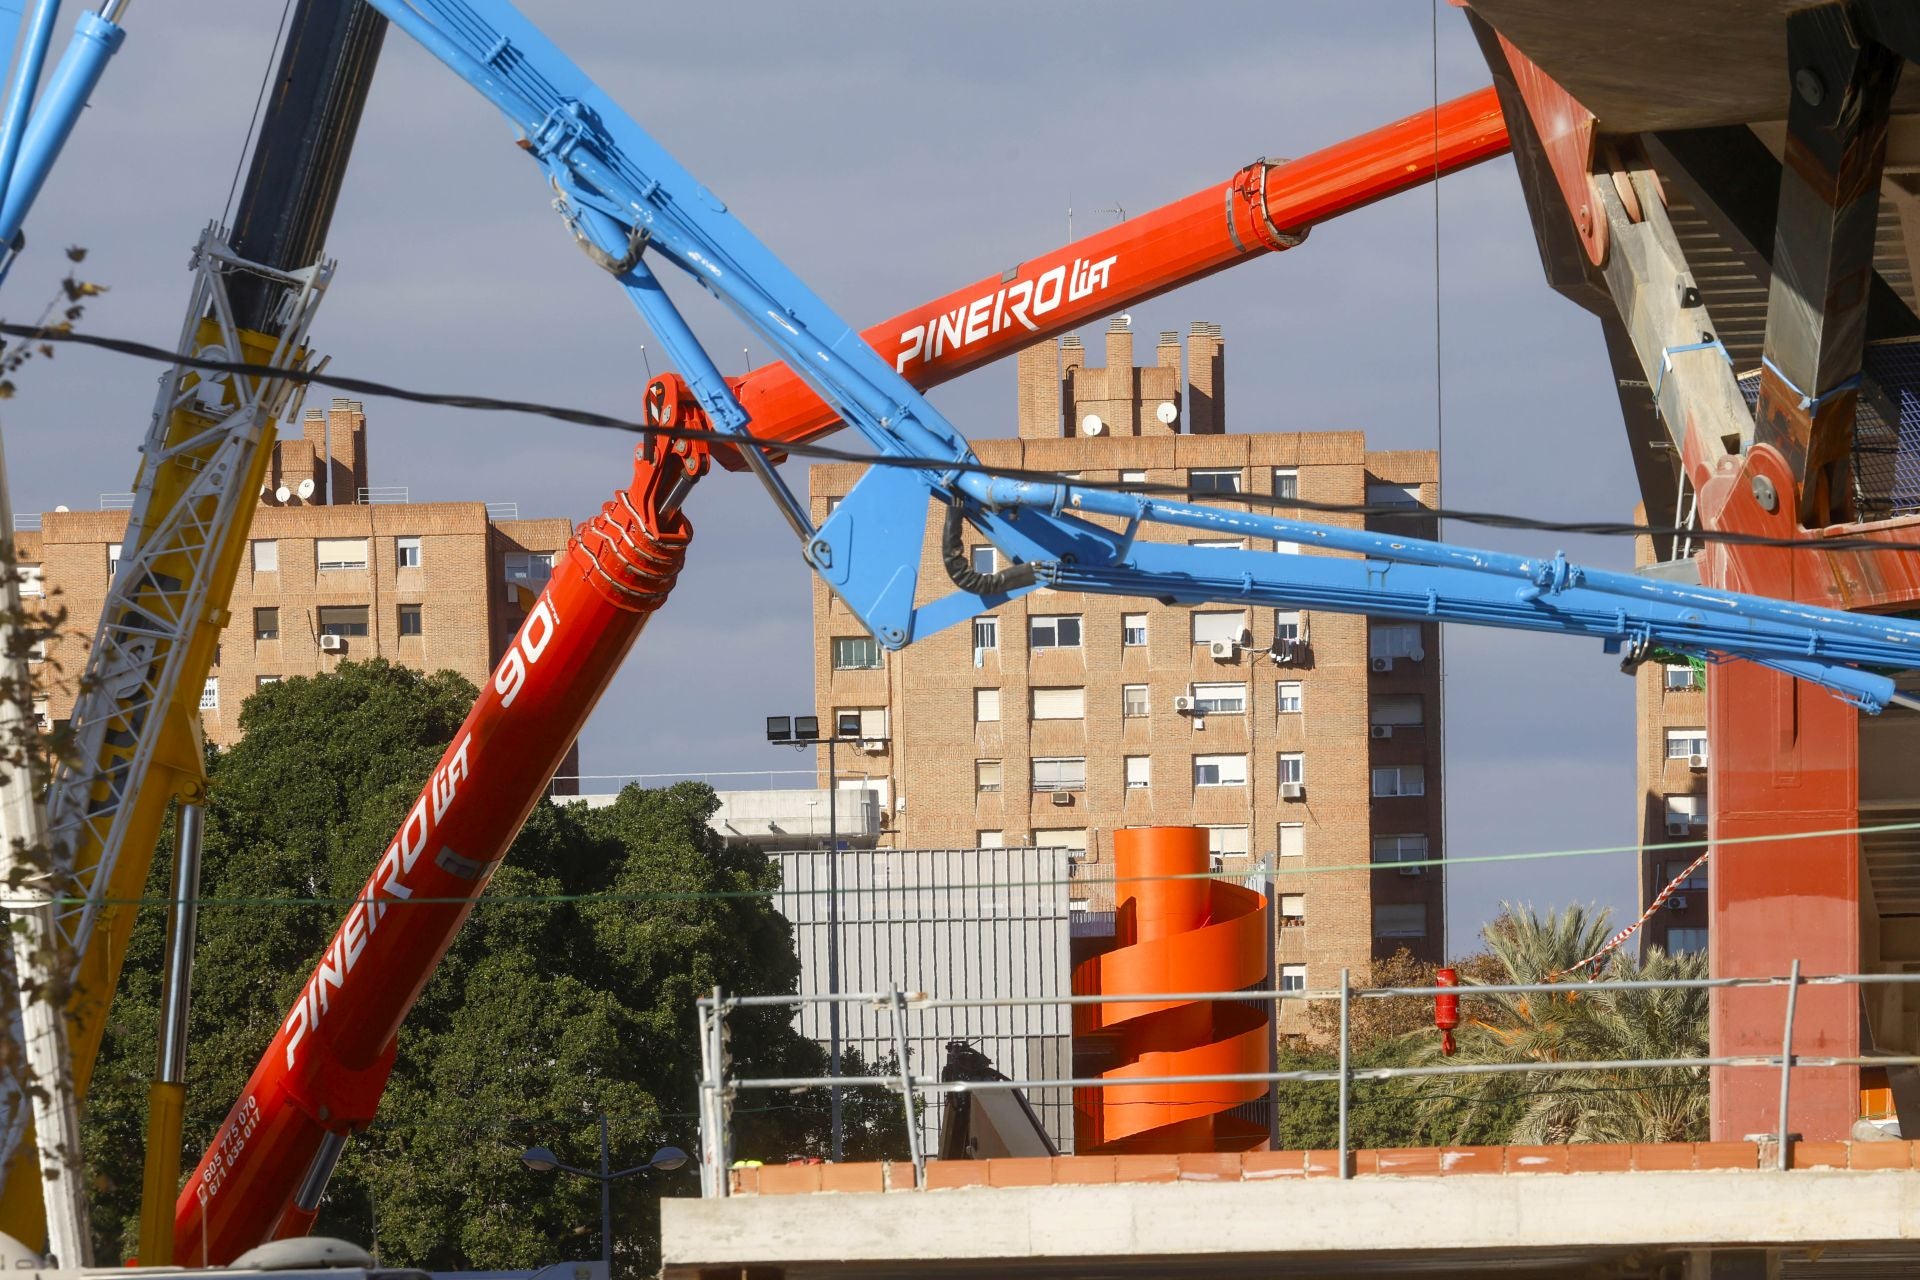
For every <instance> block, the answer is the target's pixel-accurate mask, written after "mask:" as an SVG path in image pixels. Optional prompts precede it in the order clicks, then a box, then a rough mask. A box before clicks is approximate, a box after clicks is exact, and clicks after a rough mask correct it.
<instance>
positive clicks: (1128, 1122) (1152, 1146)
mask: <svg viewBox="0 0 1920 1280" xmlns="http://www.w3.org/2000/svg"><path fill="white" fill-rule="evenodd" d="M1113 843H1114V864H1115V865H1114V872H1115V877H1116V883H1115V886H1114V896H1115V899H1116V910H1115V912H1114V940H1115V944H1116V945H1115V946H1114V948H1113V949H1112V950H1110V951H1107V952H1104V953H1103V954H1101V955H1097V956H1094V957H1093V958H1092V959H1089V960H1087V961H1085V962H1083V963H1081V964H1080V965H1078V966H1076V967H1075V969H1074V971H1073V991H1074V994H1075V995H1129V996H1138V995H1155V994H1169V995H1171V994H1175V993H1180V992H1199V991H1238V990H1241V989H1243V988H1248V987H1253V986H1255V985H1257V984H1259V983H1261V982H1263V981H1264V980H1265V978H1266V977H1267V935H1266V930H1267V900H1266V897H1265V895H1263V894H1259V893H1256V892H1254V891H1253V890H1251V889H1243V888H1241V887H1240V886H1238V885H1234V884H1228V883H1226V882H1225V881H1222V880H1216V879H1213V878H1212V877H1210V876H1208V875H1207V874H1206V872H1207V869H1208V858H1207V832H1206V829H1205V828H1203V827H1135V828H1130V829H1126V830H1121V831H1116V832H1115V833H1114V838H1113ZM1181 877H1186V878H1181ZM1269 1009H1270V1006H1268V1005H1265V1004H1260V1005H1252V1004H1235V1003H1229V1002H1226V1001H1180V1000H1175V1001H1168V1002H1165V1003H1159V1002H1154V1001H1139V1002H1132V1003H1116V1004H1086V1005H1077V1006H1075V1008H1074V1039H1075V1049H1076V1058H1080V1057H1082V1056H1083V1055H1084V1056H1087V1057H1097V1058H1098V1059H1099V1060H1100V1061H1101V1062H1102V1063H1103V1064H1104V1065H1103V1066H1102V1067H1101V1069H1100V1075H1101V1077H1102V1078H1103V1079H1106V1080H1114V1081H1124V1080H1126V1079H1128V1078H1129V1077H1140V1076H1184V1075H1234V1074H1239V1073H1244V1072H1264V1071H1269V1070H1271V1069H1272V1065H1271V1064H1272V1054H1273V1034H1272V1030H1271V1027H1270V1023H1269ZM1266 1091H1267V1086H1266V1085H1265V1084H1262V1083H1260V1082H1258V1081H1253V1082H1246V1083H1238V1084H1143V1085H1125V1084H1118V1085H1114V1084H1110V1085H1107V1086H1105V1087H1104V1088H1099V1089H1092V1088H1087V1089H1077V1090H1075V1091H1074V1149H1075V1151H1076V1152H1078V1153H1080V1154H1083V1155H1092V1154H1099V1153H1108V1154H1111V1153H1118V1152H1177V1151H1243V1150H1247V1149H1249V1148H1252V1147H1255V1146H1258V1145H1261V1144H1262V1143H1264V1142H1265V1140H1266V1133H1265V1131H1264V1130H1263V1129H1261V1128H1259V1127H1257V1126H1255V1125H1252V1124H1249V1123H1247V1122H1246V1121H1244V1120H1241V1119H1239V1118H1237V1117H1235V1116H1232V1115H1230V1114H1228V1113H1229V1112H1231V1111H1232V1110H1233V1109H1234V1108H1235V1107H1238V1106H1240V1105H1241V1104H1242V1103H1246V1102H1251V1101H1253V1100H1255V1099H1257V1098H1260V1097H1262V1096H1263V1095H1264V1094H1265V1093H1266Z"/></svg>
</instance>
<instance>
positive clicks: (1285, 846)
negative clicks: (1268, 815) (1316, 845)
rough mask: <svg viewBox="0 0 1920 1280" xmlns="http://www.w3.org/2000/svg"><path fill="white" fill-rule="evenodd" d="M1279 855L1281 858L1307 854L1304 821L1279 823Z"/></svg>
mask: <svg viewBox="0 0 1920 1280" xmlns="http://www.w3.org/2000/svg"><path fill="white" fill-rule="evenodd" d="M1280 856H1281V857H1283V858H1304V857H1306V856H1307V826H1306V824H1305V823H1304V822H1283V823H1281V824H1280Z"/></svg>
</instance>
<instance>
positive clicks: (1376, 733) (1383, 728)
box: [1367, 724, 1393, 738]
mask: <svg viewBox="0 0 1920 1280" xmlns="http://www.w3.org/2000/svg"><path fill="white" fill-rule="evenodd" d="M1367 736H1368V737H1369V738H1391V737H1392V736H1393V726H1392V725H1390V724H1376V725H1374V726H1373V727H1372V728H1370V729H1368V730H1367Z"/></svg>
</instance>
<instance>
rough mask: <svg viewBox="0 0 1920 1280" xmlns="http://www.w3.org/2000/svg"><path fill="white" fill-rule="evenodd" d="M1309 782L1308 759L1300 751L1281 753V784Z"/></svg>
mask: <svg viewBox="0 0 1920 1280" xmlns="http://www.w3.org/2000/svg"><path fill="white" fill-rule="evenodd" d="M1306 780H1307V758H1306V756H1305V755H1303V754H1301V753H1300V752H1298V751H1282V752H1281V753H1280V783H1281V785H1282V786H1284V785H1286V784H1287V783H1289V782H1297V783H1304V782H1306Z"/></svg>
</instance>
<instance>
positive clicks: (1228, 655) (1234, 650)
mask: <svg viewBox="0 0 1920 1280" xmlns="http://www.w3.org/2000/svg"><path fill="white" fill-rule="evenodd" d="M1207 652H1208V653H1210V654H1212V655H1213V660H1214V661H1215V662H1231V661H1233V659H1234V657H1235V656H1236V655H1238V654H1239V652H1240V646H1239V645H1237V644H1235V643H1234V642H1233V641H1231V640H1215V641H1214V642H1213V643H1212V644H1210V645H1208V646H1207Z"/></svg>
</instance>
